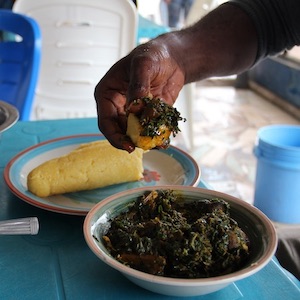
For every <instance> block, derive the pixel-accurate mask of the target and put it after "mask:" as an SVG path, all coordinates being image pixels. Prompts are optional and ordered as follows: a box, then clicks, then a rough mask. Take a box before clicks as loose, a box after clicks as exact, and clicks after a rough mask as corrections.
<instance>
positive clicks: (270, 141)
mask: <svg viewBox="0 0 300 300" xmlns="http://www.w3.org/2000/svg"><path fill="white" fill-rule="evenodd" d="M254 154H255V156H256V158H257V168H256V178H255V193H254V206H256V207H257V208H258V209H260V210H261V211H262V212H264V213H265V214H266V215H267V216H268V217H269V218H270V219H271V220H273V221H275V222H280V223H291V224H297V223H300V126H296V125H271V126H266V127H263V128H261V129H260V130H259V131H258V134H257V141H256V144H255V147H254Z"/></svg>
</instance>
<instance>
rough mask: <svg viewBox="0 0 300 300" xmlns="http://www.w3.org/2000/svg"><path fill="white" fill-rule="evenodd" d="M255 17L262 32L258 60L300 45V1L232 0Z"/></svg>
mask: <svg viewBox="0 0 300 300" xmlns="http://www.w3.org/2000/svg"><path fill="white" fill-rule="evenodd" d="M229 2H230V3H231V4H234V5H237V6H239V7H240V8H241V9H243V10H244V11H245V12H246V13H247V14H248V15H249V16H250V17H251V19H252V20H253V22H254V25H255V27H256V31H257V35H258V50H257V57H256V62H257V61H258V60H260V59H261V58H264V57H266V56H269V55H275V54H278V53H279V52H282V51H284V50H288V49H291V48H292V47H293V46H295V45H300V1H299V0H231V1H229Z"/></svg>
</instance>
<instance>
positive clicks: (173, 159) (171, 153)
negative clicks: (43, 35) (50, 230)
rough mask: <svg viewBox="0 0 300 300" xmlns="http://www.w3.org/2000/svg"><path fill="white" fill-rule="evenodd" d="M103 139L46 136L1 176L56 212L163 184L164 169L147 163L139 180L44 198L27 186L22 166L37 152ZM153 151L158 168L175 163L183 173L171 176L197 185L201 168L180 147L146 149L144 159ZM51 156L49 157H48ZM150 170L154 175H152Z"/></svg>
mask: <svg viewBox="0 0 300 300" xmlns="http://www.w3.org/2000/svg"><path fill="white" fill-rule="evenodd" d="M104 139H105V137H104V136H103V135H102V134H80V135H72V136H64V137H60V138H55V139H51V140H47V141H45V142H42V143H39V144H37V145H34V146H32V147H29V148H27V149H25V150H23V151H22V152H20V153H19V154H17V155H16V156H15V157H14V158H12V159H11V160H10V162H9V163H8V164H7V166H6V167H5V170H4V180H5V182H6V184H7V186H8V187H9V189H10V190H11V191H12V193H13V194H15V195H16V196H17V197H18V198H20V199H21V200H23V201H25V202H27V203H29V204H31V205H33V206H36V207H39V208H42V209H44V210H49V211H53V212H57V213H62V214H70V215H82V216H84V215H86V214H87V213H88V212H89V210H90V209H91V208H92V207H93V206H94V205H95V204H96V203H98V202H100V201H102V200H103V199H105V198H107V197H108V196H111V195H113V194H115V193H117V192H120V191H123V190H125V189H133V188H137V187H141V186H153V185H157V186H159V185H165V184H166V183H165V182H163V183H162V184H160V181H161V180H160V179H162V180H164V177H163V178H162V177H161V174H160V173H164V172H166V170H163V169H159V170H151V169H147V166H145V164H144V168H145V173H144V175H145V179H143V180H140V181H135V182H130V183H122V184H118V185H113V186H109V187H105V188H100V189H96V190H90V191H83V192H77V193H69V194H65V195H57V196H51V197H47V198H40V197H37V196H35V195H33V194H32V193H30V192H29V191H28V190H27V186H26V183H25V182H26V178H27V174H28V170H27V171H25V169H26V168H30V167H28V165H30V163H31V162H32V161H34V160H36V159H37V157H38V156H39V155H47V153H49V154H50V153H51V152H52V151H60V150H61V149H63V148H64V147H71V148H73V149H74V148H76V147H77V146H79V145H80V144H83V143H88V142H92V141H95V140H104ZM62 151H66V150H62ZM69 151H70V150H69ZM153 151H155V152H153ZM65 153H68V151H67V152H64V154H65ZM153 155H154V157H155V156H159V158H158V159H159V161H154V164H156V165H158V168H160V166H161V165H162V164H164V163H166V162H167V163H168V164H169V165H170V164H172V167H173V165H177V169H178V170H179V171H178V173H180V172H181V173H182V174H181V175H180V174H176V173H177V170H175V172H173V173H175V174H172V176H173V175H174V176H175V175H176V176H177V175H178V176H179V177H178V178H179V180H181V183H180V184H181V185H187V186H197V185H198V184H199V182H200V174H201V172H200V168H199V166H198V164H197V163H196V161H195V160H194V159H193V158H192V157H191V156H190V155H189V154H187V153H186V152H184V151H183V150H181V149H179V148H177V147H175V146H170V147H169V148H168V149H163V150H150V151H149V154H148V153H145V155H144V160H145V161H146V162H147V160H149V159H150V158H151V157H152V156H153ZM145 157H146V158H145ZM147 157H149V158H147ZM51 158H52V157H50V158H48V159H51ZM48 159H47V160H48ZM155 159H156V158H155ZM43 161H45V159H43ZM43 161H42V162H43ZM162 161H163V162H162ZM40 163H41V162H40ZM148 164H149V162H148ZM150 164H151V165H152V161H150ZM32 168H33V167H31V169H32ZM29 171H30V170H29ZM26 172H27V174H26ZM149 174H150V177H149ZM153 174H154V176H152V177H151V175H153ZM149 178H150V179H149ZM169 184H170V185H178V181H176V182H174V183H172V182H171V183H170V182H169Z"/></svg>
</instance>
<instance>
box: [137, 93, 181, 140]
mask: <svg viewBox="0 0 300 300" xmlns="http://www.w3.org/2000/svg"><path fill="white" fill-rule="evenodd" d="M141 100H142V101H143V102H144V110H143V113H142V114H141V116H140V118H139V120H140V124H141V125H142V128H143V130H142V132H141V135H143V136H151V137H153V136H156V135H161V134H162V133H161V128H162V126H165V127H166V128H168V129H169V130H170V131H171V132H172V133H173V136H174V137H175V136H176V134H177V133H178V132H179V131H180V129H179V127H178V122H179V121H182V120H183V121H186V119H183V118H182V117H180V112H178V111H177V109H176V108H175V107H172V106H170V105H168V104H167V103H165V102H163V101H162V100H161V99H159V98H150V97H145V98H142V99H141Z"/></svg>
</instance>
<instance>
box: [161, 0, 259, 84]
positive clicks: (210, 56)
mask: <svg viewBox="0 0 300 300" xmlns="http://www.w3.org/2000/svg"><path fill="white" fill-rule="evenodd" d="M156 42H157V43H162V44H165V45H166V47H167V48H168V51H169V52H170V53H171V54H172V55H173V57H175V58H176V61H177V63H178V64H179V65H180V67H181V68H182V70H183V72H184V74H185V83H189V82H192V81H198V80H202V79H205V78H209V77H211V76H226V75H230V74H237V73H239V72H242V71H244V70H245V69H247V68H249V67H251V66H252V65H253V63H254V61H255V58H256V54H257V34H256V30H255V27H254V24H253V23H252V20H251V19H250V18H249V17H248V15H247V14H246V13H245V12H244V11H243V10H241V9H240V8H239V7H236V6H234V5H231V4H227V3H226V4H224V5H221V6H220V7H218V8H217V9H216V10H214V11H212V12H211V13H210V14H208V15H206V16H205V17H204V18H203V19H201V20H200V21H199V22H198V23H197V24H195V25H194V26H192V27H189V28H187V29H184V30H182V31H176V32H173V33H171V34H168V35H165V36H161V37H159V38H158V39H157V40H156Z"/></svg>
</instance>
